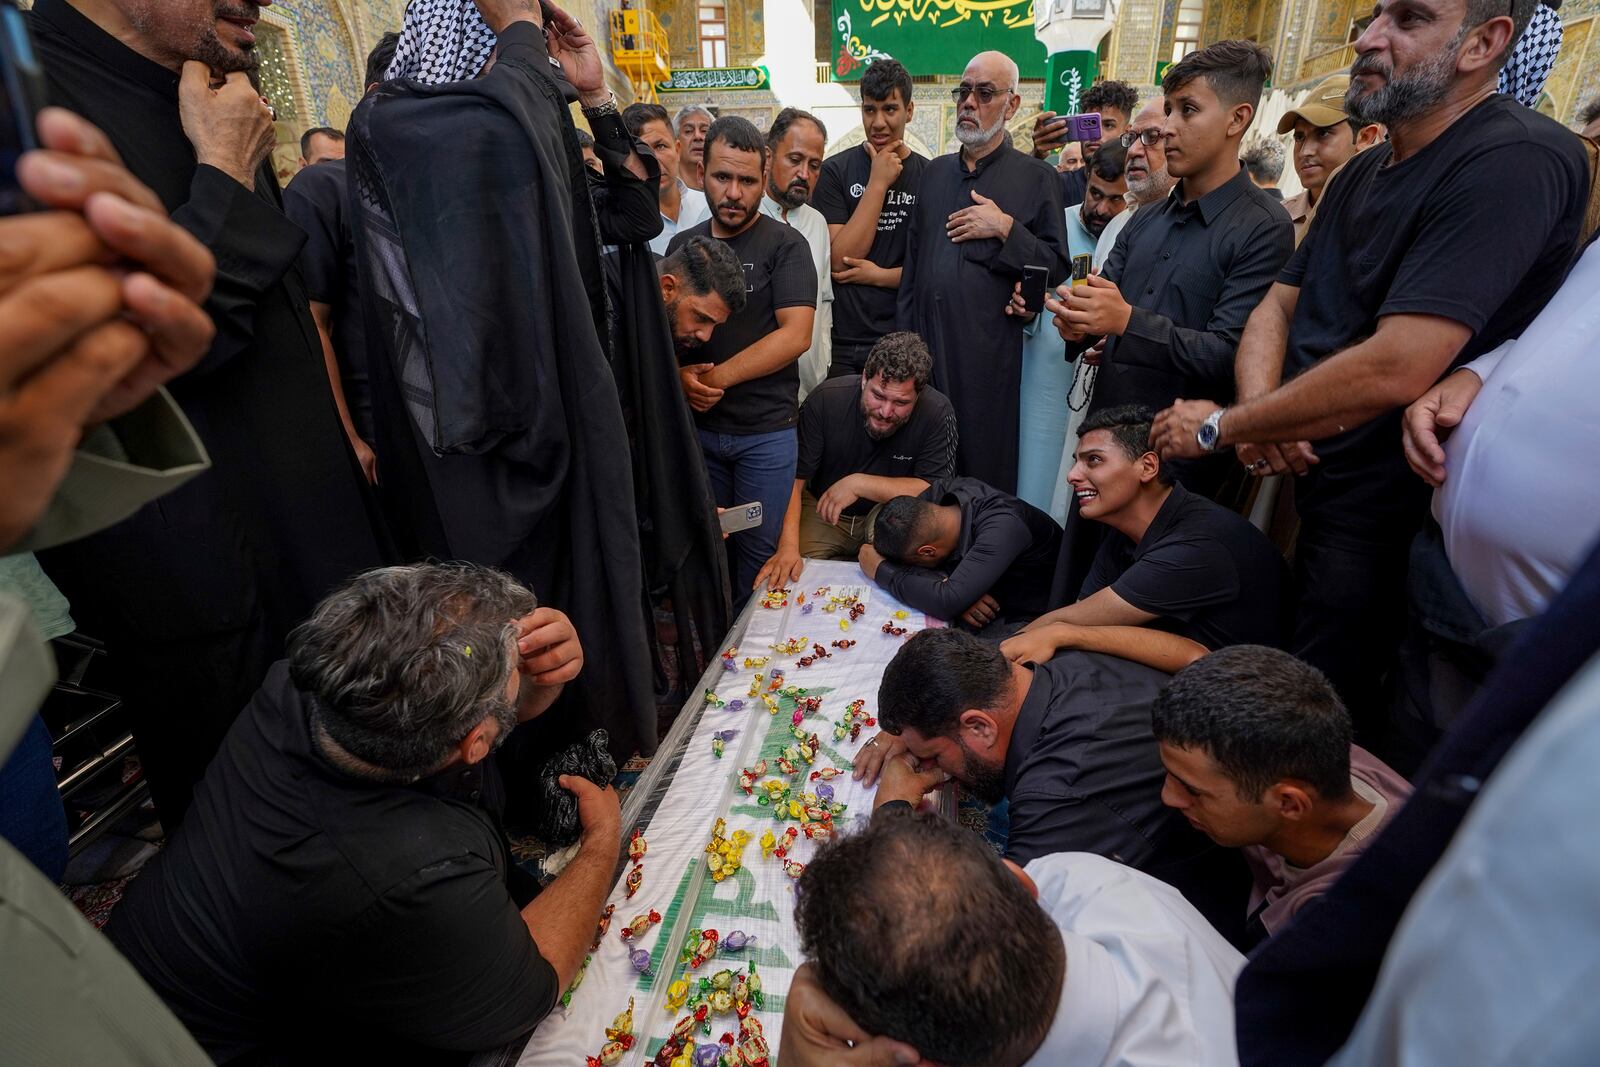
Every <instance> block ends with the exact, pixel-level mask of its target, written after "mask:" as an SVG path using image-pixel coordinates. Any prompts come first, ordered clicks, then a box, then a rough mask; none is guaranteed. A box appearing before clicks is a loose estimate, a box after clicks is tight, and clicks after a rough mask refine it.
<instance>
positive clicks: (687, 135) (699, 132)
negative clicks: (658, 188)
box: [672, 104, 716, 193]
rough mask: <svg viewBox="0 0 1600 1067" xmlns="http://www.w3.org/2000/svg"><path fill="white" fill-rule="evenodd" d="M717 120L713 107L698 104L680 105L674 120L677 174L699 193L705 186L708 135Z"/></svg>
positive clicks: (703, 190) (702, 191)
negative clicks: (711, 108) (711, 110)
mask: <svg viewBox="0 0 1600 1067" xmlns="http://www.w3.org/2000/svg"><path fill="white" fill-rule="evenodd" d="M715 121H716V119H715V117H714V116H713V115H712V114H711V112H710V110H708V109H707V108H704V107H701V106H700V105H699V104H690V105H689V106H687V107H682V108H679V109H678V114H677V115H676V116H674V117H673V119H672V126H673V129H675V130H676V131H677V134H678V177H680V178H682V179H683V184H685V185H687V186H688V187H689V188H691V189H693V190H695V191H696V192H699V193H704V192H705V188H706V134H708V133H710V132H711V124H712V123H713V122H715Z"/></svg>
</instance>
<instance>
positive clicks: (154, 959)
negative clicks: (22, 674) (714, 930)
mask: <svg viewBox="0 0 1600 1067" xmlns="http://www.w3.org/2000/svg"><path fill="white" fill-rule="evenodd" d="M308 708H309V701H308V700H307V699H306V698H305V697H303V696H302V695H301V694H300V693H299V692H298V691H296V690H295V688H294V685H293V683H292V682H291V681H290V679H289V671H288V664H287V662H279V663H278V664H276V665H275V666H273V668H272V669H271V671H269V672H268V674H267V678H266V681H265V682H263V683H262V687H261V690H260V691H259V692H258V693H257V694H256V696H255V699H254V700H252V701H251V703H250V704H249V706H247V707H246V708H245V710H244V711H243V712H242V713H241V714H240V716H239V718H238V719H237V720H236V721H235V722H234V724H233V727H232V728H231V729H230V730H229V731H228V736H227V738H226V739H225V740H224V741H223V744H222V748H221V749H220V750H219V751H218V753H217V756H216V758H215V759H214V760H212V762H211V766H210V767H209V768H207V770H206V775H205V778H204V780H203V781H202V782H201V784H200V786H199V788H198V789H196V790H195V795H194V805H193V807H191V808H190V809H189V814H188V815H187V817H186V818H185V819H184V822H183V825H182V826H181V827H180V828H179V829H178V831H177V833H175V834H174V835H173V836H172V837H171V838H170V839H169V840H168V842H167V846H166V848H164V849H162V851H161V852H160V854H158V855H157V856H156V858H155V859H154V860H152V861H151V863H150V865H149V866H148V867H146V868H145V870H144V871H143V873H141V874H140V876H139V877H138V878H137V879H136V880H135V881H134V882H133V884H132V885H131V886H130V887H129V889H128V894H127V896H126V897H125V898H124V899H123V901H122V903H121V904H120V905H118V907H117V910H116V913H115V914H114V915H113V916H112V918H111V923H110V925H109V926H108V928H107V930H106V933H107V934H108V936H110V938H111V940H112V941H113V943H115V944H116V946H117V948H118V949H120V950H121V951H122V954H123V955H124V956H126V957H127V958H128V960H129V962H131V963H132V964H133V966H134V967H135V968H136V969H137V970H138V971H139V973H140V975H141V976H142V977H143V978H144V980H145V981H146V982H148V983H150V985H151V987H152V988H154V989H155V991H156V992H157V993H158V994H160V996H161V998H162V999H163V1000H165V1001H166V1002H167V1005H168V1006H169V1007H171V1008H172V1010H173V1013H174V1014H176V1015H177V1016H178V1018H179V1020H180V1021H182V1022H183V1024H184V1026H186V1027H187V1028H188V1030H189V1032H190V1033H191V1034H193V1035H194V1037H195V1040H197V1041H199V1042H200V1044H201V1045H202V1046H203V1047H204V1048H205V1050H206V1052H207V1053H209V1054H210V1055H211V1056H212V1058H214V1059H216V1060H217V1061H218V1062H227V1061H228V1060H231V1059H235V1058H239V1057H247V1056H254V1057H260V1058H261V1059H263V1060H266V1061H269V1062H278V1061H280V1060H281V1061H282V1062H303V1061H304V1060H305V1059H307V1058H312V1059H317V1060H319V1061H321V1060H323V1059H328V1060H340V1059H347V1060H348V1061H349V1062H357V1061H361V1062H366V1061H370V1060H372V1059H374V1057H375V1056H376V1055H377V1053H379V1052H382V1053H383V1054H384V1056H385V1058H388V1059H392V1060H394V1061H395V1062H401V1063H429V1064H432V1063H441V1062H455V1061H457V1060H459V1059H460V1058H462V1057H461V1056H460V1054H461V1053H463V1052H469V1051H479V1050H487V1049H491V1048H496V1047H498V1046H500V1045H502V1044H505V1043H506V1042H508V1041H512V1040H514V1039H516V1038H517V1037H519V1036H521V1035H523V1034H526V1033H527V1032H528V1031H530V1030H532V1029H533V1027H534V1026H535V1025H536V1024H537V1023H538V1022H539V1020H540V1019H542V1018H543V1017H544V1016H545V1015H546V1014H547V1013H548V1012H549V1011H550V1009H551V1008H552V1007H553V1006H554V1004H555V1000H556V997H557V995H558V994H559V993H560V992H561V990H560V987H559V986H558V985H557V978H556V973H555V970H554V968H552V967H551V966H550V964H549V963H548V962H547V961H546V960H545V959H544V958H543V957H542V956H541V955H540V953H539V947H538V945H537V944H535V943H534V940H533V939H532V938H531V937H529V936H528V928H527V926H526V924H525V923H524V922H523V920H522V915H521V913H520V911H519V909H518V906H517V902H516V901H515V900H514V899H513V897H512V894H511V891H510V889H509V888H508V879H509V878H510V869H511V860H510V856H509V850H508V848H507V846H506V842H505V837H504V835H503V833H502V832H501V830H500V827H499V821H498V817H497V815H496V814H495V813H494V808H495V807H496V805H497V804H498V803H501V802H502V801H501V799H500V797H499V793H500V786H501V782H500V780H499V778H498V776H497V775H496V773H495V772H494V770H493V766H492V761H485V763H481V764H477V765H474V766H471V767H466V766H462V767H456V768H453V769H451V770H448V771H445V772H443V773H441V774H437V775H434V776H432V777H429V778H424V779H422V780H421V781H418V782H415V783H411V784H383V783H374V782H370V781H364V780H361V779H357V778H353V777H351V776H349V775H347V774H345V773H343V772H341V771H339V770H338V769H336V768H335V767H334V766H333V765H332V764H330V763H329V762H328V761H327V760H326V759H325V758H324V757H323V756H322V755H321V753H320V752H319V751H318V750H317V749H316V747H315V746H314V745H313V743H312V740H311V730H310V727H309V724H308V720H307V714H308Z"/></svg>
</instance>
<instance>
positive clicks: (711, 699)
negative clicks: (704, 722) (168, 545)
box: [704, 689, 727, 708]
mask: <svg viewBox="0 0 1600 1067" xmlns="http://www.w3.org/2000/svg"><path fill="white" fill-rule="evenodd" d="M704 696H705V701H706V707H708V708H720V707H722V706H723V705H724V704H726V703H727V701H725V700H723V699H722V698H721V697H719V696H717V691H716V690H715V689H707V690H706V691H705V693H704Z"/></svg>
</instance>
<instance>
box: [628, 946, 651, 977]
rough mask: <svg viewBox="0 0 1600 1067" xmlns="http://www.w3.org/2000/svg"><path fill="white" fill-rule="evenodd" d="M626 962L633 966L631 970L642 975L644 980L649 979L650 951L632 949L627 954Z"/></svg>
mask: <svg viewBox="0 0 1600 1067" xmlns="http://www.w3.org/2000/svg"><path fill="white" fill-rule="evenodd" d="M628 962H629V963H631V964H633V969H634V970H636V971H638V972H639V973H640V974H642V975H644V976H645V977H646V978H649V977H650V950H649V949H643V948H636V949H634V950H633V951H632V952H630V953H628Z"/></svg>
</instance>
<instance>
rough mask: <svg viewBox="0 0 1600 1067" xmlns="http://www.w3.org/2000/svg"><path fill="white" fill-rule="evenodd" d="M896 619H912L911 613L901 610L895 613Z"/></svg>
mask: <svg viewBox="0 0 1600 1067" xmlns="http://www.w3.org/2000/svg"><path fill="white" fill-rule="evenodd" d="M894 617H895V618H897V619H909V618H910V617H911V613H910V612H908V611H906V609H905V608H901V609H900V610H899V611H897V612H895V613H894Z"/></svg>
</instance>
